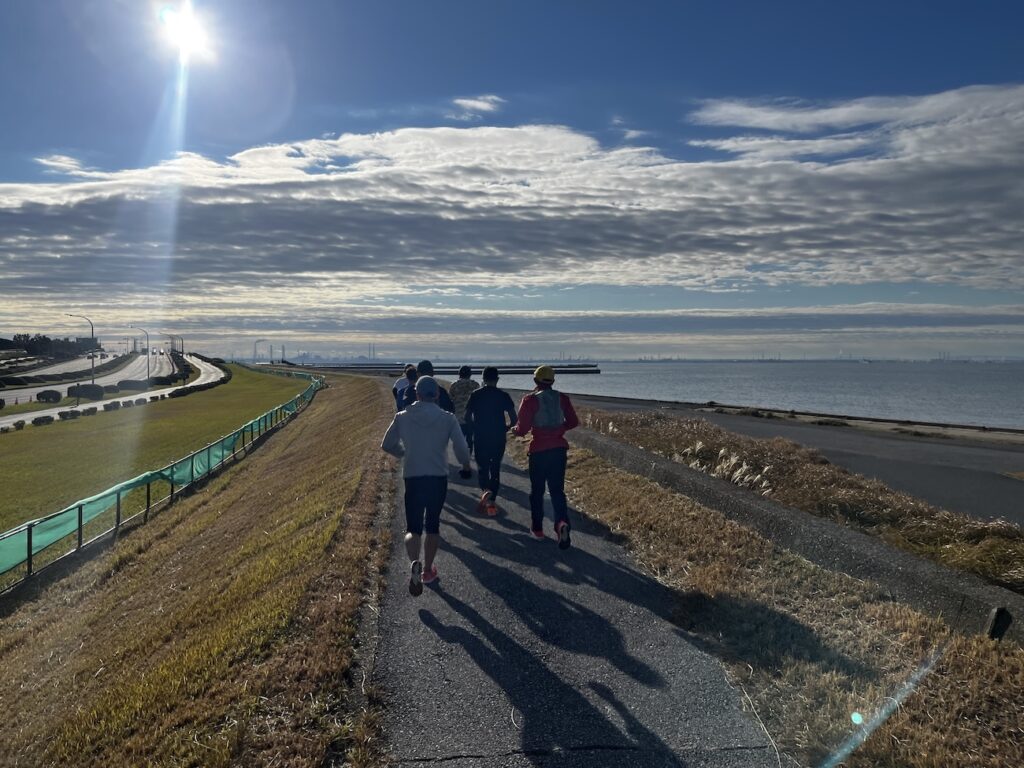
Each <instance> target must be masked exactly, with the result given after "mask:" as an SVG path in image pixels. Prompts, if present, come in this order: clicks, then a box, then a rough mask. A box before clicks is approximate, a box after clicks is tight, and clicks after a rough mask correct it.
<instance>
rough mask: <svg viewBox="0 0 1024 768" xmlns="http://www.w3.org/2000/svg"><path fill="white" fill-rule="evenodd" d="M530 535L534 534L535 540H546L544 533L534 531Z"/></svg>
mask: <svg viewBox="0 0 1024 768" xmlns="http://www.w3.org/2000/svg"><path fill="white" fill-rule="evenodd" d="M530 533H532V534H533V538H535V539H543V538H544V531H533V530H531V531H530Z"/></svg>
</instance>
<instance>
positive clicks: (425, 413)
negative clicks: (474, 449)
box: [380, 376, 469, 596]
mask: <svg viewBox="0 0 1024 768" xmlns="http://www.w3.org/2000/svg"><path fill="white" fill-rule="evenodd" d="M415 386H416V402H415V403H413V404H412V405H410V406H409V407H408V408H406V409H405V410H404V411H400V412H398V413H397V414H395V418H394V421H392V422H391V426H390V427H388V431H387V433H385V435H384V440H383V442H382V443H381V445H380V447H381V448H383V449H384V450H385V451H386V452H388V453H390V454H391V455H392V456H398V457H403V456H404V457H405V462H404V467H403V471H402V475H403V477H404V478H405V526H406V528H405V529H406V534H405V550H406V552H407V553H408V554H409V560H410V561H411V563H412V564H411V566H410V576H409V594H411V595H413V596H417V595H419V594H421V593H422V592H423V585H424V584H425V583H426V584H429V583H430V582H432V581H434V580H435V579H437V566H436V565H434V558H435V557H436V555H437V548H438V546H439V544H440V541H441V538H440V523H441V509H442V508H443V507H444V500H445V496H447V494H448V443H449V442H451V444H452V447H453V448H454V449H455V457H456V458H457V459H458V460H459V462H461V463H462V473H463V475H464V477H469V447H468V446H467V445H466V438H465V437H464V436H463V434H462V429H461V428H460V426H459V422H458V420H457V419H456V418H455V416H454V415H452V414H451V413H448V412H447V411H443V410H441V408H440V407H438V405H437V398H438V391H439V389H440V388H439V387H438V384H437V381H435V380H434V377H433V376H421V377H420V378H419V379H418V380H417V382H416V385H415ZM424 518H425V519H424ZM424 529H425V530H426V534H427V536H426V541H425V542H424V543H423V561H422V562H421V561H420V539H421V537H422V535H423V532H424Z"/></svg>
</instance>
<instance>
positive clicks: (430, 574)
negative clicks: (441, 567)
mask: <svg viewBox="0 0 1024 768" xmlns="http://www.w3.org/2000/svg"><path fill="white" fill-rule="evenodd" d="M435 581H437V566H436V565H432V566H430V567H429V568H424V569H423V583H424V584H431V583H433V582H435Z"/></svg>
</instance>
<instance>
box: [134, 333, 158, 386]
mask: <svg viewBox="0 0 1024 768" xmlns="http://www.w3.org/2000/svg"><path fill="white" fill-rule="evenodd" d="M128 327H129V328H134V329H135V330H136V331H142V332H143V333H144V334H146V380H147V382H148V380H149V356H150V355H151V354H153V350H151V349H150V348H149V331H147V330H146V329H145V328H139V326H137V325H129V326H128Z"/></svg>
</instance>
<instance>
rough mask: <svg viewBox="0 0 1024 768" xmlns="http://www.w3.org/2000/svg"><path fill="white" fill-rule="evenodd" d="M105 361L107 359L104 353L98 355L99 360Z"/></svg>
mask: <svg viewBox="0 0 1024 768" xmlns="http://www.w3.org/2000/svg"><path fill="white" fill-rule="evenodd" d="M106 359H107V353H106V352H101V353H100V360H106Z"/></svg>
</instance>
